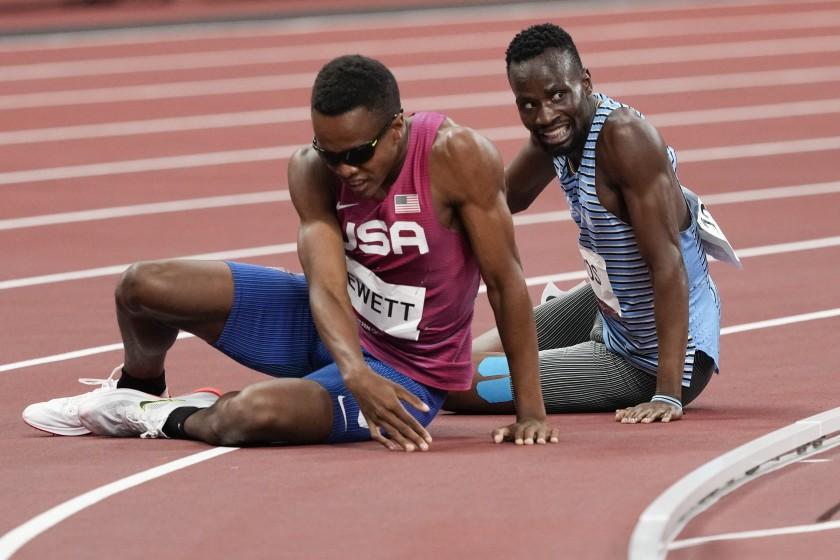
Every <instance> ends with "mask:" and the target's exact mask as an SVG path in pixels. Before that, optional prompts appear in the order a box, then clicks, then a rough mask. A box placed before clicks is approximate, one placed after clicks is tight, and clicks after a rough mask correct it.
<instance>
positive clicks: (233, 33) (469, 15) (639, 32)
mask: <svg viewBox="0 0 840 560" xmlns="http://www.w3.org/2000/svg"><path fill="white" fill-rule="evenodd" d="M822 1H823V2H825V3H831V2H833V0H822ZM734 5H736V4H735V3H732V2H728V3H727V4H726V6H719V7H718V9H719V10H724V9H726V8H730V7H732V6H734ZM739 5H753V3H752V2H748V3H746V4H744V3H741V4H739ZM671 10H679V11H691V8H690V7H688V8H687V7H685V6H674V7H672V8H670V9H669V11H671ZM593 13H598V14H601V15H608V14H610V13H614V12H610V11H608V10H597V12H593V11H592V10H570V9H569V8H567V7H565V6H563V7H561V8H559V9H558V6H557V4H556V3H554V2H550V3H528V4H519V5H508V6H470V7H453V8H448V9H446V10H445V11H444V10H420V11H405V12H396V13H379V14H364V15H361V14H359V15H355V14H348V15H334V16H320V17H317V16H316V17H311V18H300V19H292V20H287V19H285V20H268V21H260V22H218V23H203V24H200V25H189V24H186V25H184V24H181V25H172V26H168V27H166V28H152V29H122V30H103V31H96V30H94V31H91V32H89V33H84V34H83V33H53V34H49V35H41V36H34V37H33V36H27V37H2V38H0V45H2V47H3V50H4V51H6V52H20V51H46V50H67V49H68V48H90V47H110V46H116V45H130V44H143V43H148V42H154V43H156V44H160V43H163V42H166V43H172V44H173V45H175V44H184V43H188V42H194V41H206V40H208V39H236V38H239V37H246V38H254V37H282V36H288V35H308V34H311V33H324V32H329V33H334V32H337V31H366V32H372V31H381V30H388V29H395V28H406V27H407V28H410V29H412V30H417V29H418V28H421V27H437V26H440V25H446V26H450V25H452V24H470V25H474V24H476V23H493V22H499V21H502V22H505V23H513V22H515V21H525V20H532V19H534V18H537V17H538V18H542V19H544V20H550V19H552V18H556V17H561V16H562V17H563V18H565V19H566V21H567V23H566V25H567V26H568V28H569V29H570V30H571V31H573V32H574V34H575V35H580V36H581V37H610V38H611V39H616V40H617V39H633V38H648V37H670V36H678V37H683V36H686V35H701V34H707V33H708V29H714V30H715V33H738V34H742V33H745V32H747V31H771V30H786V29H787V30H790V29H803V28H804V29H808V28H814V27H817V28H819V27H827V26H831V25H832V22H835V21H837V19H838V17H840V15H838V12H837V11H836V10H820V11H812V12H793V13H782V14H729V15H717V16H710V17H702V16H701V17H690V18H685V19H671V20H667V25H663V23H662V21H660V20H642V21H637V22H628V23H610V24H595V25H581V24H576V23H574V22H573V21H569V18H571V17H580V16H586V15H591V14H593ZM633 13H634V14H639V15H650V14H655V13H657V11H655V10H644V9H637V10H634V12H633ZM719 13H720V12H719ZM527 23H530V21H528V22H527Z"/></svg>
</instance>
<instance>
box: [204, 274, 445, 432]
mask: <svg viewBox="0 0 840 560" xmlns="http://www.w3.org/2000/svg"><path fill="white" fill-rule="evenodd" d="M227 265H228V267H230V271H231V273H232V274H233V286H234V296H233V306H232V308H231V311H230V315H229V316H228V319H227V321H226V322H225V326H224V329H223V330H222V334H221V335H220V336H219V339H218V340H217V341H216V342H215V343H214V346H215V347H216V348H217V349H219V350H220V351H221V352H223V353H224V354H226V355H227V356H229V357H231V358H233V359H234V360H236V361H237V362H239V363H240V364H242V365H244V366H246V367H248V368H251V369H254V370H256V371H259V372H262V373H266V374H268V375H271V376H274V377H298V378H303V379H309V380H312V381H315V382H316V383H318V384H319V385H321V386H322V387H324V389H326V390H327V392H328V393H329V394H330V398H331V400H332V404H333V427H332V431H331V433H330V436H329V439H328V441H329V442H330V443H338V442H345V441H362V440H366V439H370V432H369V430H368V428H367V425H366V423H365V421H364V417H363V416H362V415H361V414H360V412H359V404H358V403H357V402H356V399H355V398H354V397H353V395H352V393H350V390H349V389H347V387H346V386H345V385H344V380H343V379H342V377H341V373H340V372H339V370H338V366H336V365H335V363H334V362H333V359H332V356H331V355H330V353H329V351H328V350H327V348H326V346H325V345H324V343H323V342H322V341H321V338H320V336H319V335H318V330H317V329H316V328H315V322H314V321H313V319H312V312H311V311H310V308H309V291H308V289H307V284H306V278H305V277H304V276H303V275H302V274H293V273H291V272H287V271H284V270H280V269H276V268H267V267H264V266H257V265H252V264H245V263H237V262H230V261H228V262H227ZM363 354H364V358H365V361H366V362H367V364H368V365H369V366H370V368H371V369H372V370H373V371H375V372H376V373H378V374H379V375H381V376H382V377H384V378H386V379H388V380H390V381H393V382H394V383H397V384H398V385H401V386H403V387H405V388H406V389H408V390H409V391H410V392H411V393H412V394H414V395H416V396H417V397H419V398H420V399H421V400H422V401H423V402H425V403H426V404H427V405H428V406H429V412H421V411H419V410H415V409H414V407H412V406H410V405H408V404H406V403H403V404H404V405H405V407H406V409H407V410H408V411H409V413H411V415H412V416H414V417H415V418H416V419H417V420H418V421H419V422H420V423H421V424H422V425H423V426H427V425H428V424H429V423H430V422H431V421H432V419H433V418H434V417H435V415H436V414H437V413H438V411H439V410H440V407H441V405H442V404H443V400H444V399H445V398H446V391H443V390H440V389H435V388H433V387H428V386H426V385H424V384H422V383H420V382H418V381H415V380H414V379H411V378H410V377H408V376H407V375H404V374H402V373H400V372H398V371H397V370H395V369H394V368H392V367H391V366H389V365H388V364H386V363H384V362H382V361H380V360H378V359H376V358H374V357H373V356H371V355H370V354H368V353H367V352H363Z"/></svg>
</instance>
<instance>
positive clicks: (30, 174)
mask: <svg viewBox="0 0 840 560" xmlns="http://www.w3.org/2000/svg"><path fill="white" fill-rule="evenodd" d="M478 132H481V133H484V135H485V136H486V137H487V138H488V139H490V140H493V141H500V140H518V139H524V138H526V134H525V131H524V130H521V129H520V128H519V127H503V128H502V129H501V130H495V129H494V130H481V129H480V130H479V131H478ZM300 148H301V145H299V144H295V145H289V146H274V147H268V148H252V149H244V150H229V151H221V152H205V153H198V154H187V155H179V156H164V157H155V158H144V159H135V160H124V161H112V162H108V163H87V164H82V165H67V166H62V167H51V168H42V169H28V170H24V171H9V172H5V173H0V185H16V184H21V183H42V182H48V181H61V180H65V179H78V178H83V177H105V176H111V175H126V174H132V173H146V172H153V171H168V170H173V169H193V168H196V167H213V166H219V165H238V164H242V163H256V162H263V161H271V162H279V161H284V160H287V159H289V157H291V156H292V154H294V153H295V151H297V150H298V149H300ZM834 150H840V136H826V137H822V138H805V139H800V140H781V141H776V142H759V143H754V144H739V145H732V146H715V147H710V148H694V149H688V150H680V151H679V152H678V154H677V159H678V160H679V161H680V162H681V163H695V162H705V161H724V160H731V159H746V158H753V157H767V156H777V155H790V154H797V153H808V152H811V153H818V152H825V151H834Z"/></svg>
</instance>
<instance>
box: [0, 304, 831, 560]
mask: <svg viewBox="0 0 840 560" xmlns="http://www.w3.org/2000/svg"><path fill="white" fill-rule="evenodd" d="M833 311H836V312H838V314H840V309H835V310H833ZM805 315H808V316H812V317H813V318H811V319H808V320H815V319H816V318H822V317H816V315H817V314H814V313H809V314H803V315H799V317H803V316H805ZM784 319H785V318H784V317H782V318H779V319H776V320H775V321H778V322H777V324H776V325H777V326H779V325H786V324H790V322H784V321H783V320H784ZM751 324H753V325H755V324H758V323H751ZM738 327H741V325H734V326H733V327H730V329H736V328H738ZM745 330H747V329H745ZM731 332H741V331H734V330H733V331H731ZM182 334H186V333H182ZM721 334H724V333H723V332H721ZM188 336H191V335H188ZM188 336H179V338H187V337H188ZM115 346H116V348H115ZM120 348H122V344H116V345H108V346H100V347H97V348H90V349H87V350H80V351H77V352H76V353H75V355H74V356H73V357H72V358H71V357H66V356H69V355H70V354H71V353H66V354H60V355H58V356H61V358H60V359H55V360H50V359H49V358H50V357H45V358H40V359H39V360H40V361H38V363H37V364H36V363H35V360H30V361H29V362H28V363H26V365H19V366H18V367H15V368H10V367H9V366H12V365H14V364H4V365H0V372H3V371H9V370H10V369H21V368H24V367H30V366H32V365H40V364H45V363H51V362H52V361H60V360H68V359H73V358H78V357H82V356H89V355H92V354H98V353H103V352H110V351H114V350H118V349H120ZM96 350H98V351H96ZM58 356H56V358H57V357H58ZM18 364H24V362H18ZM236 449H238V448H235V447H215V448H212V449H209V450H207V451H203V452H200V453H196V454H194V455H189V456H187V457H184V458H182V459H178V460H176V461H172V462H170V463H166V464H165V465H161V466H159V467H155V468H152V469H149V470H146V471H142V472H140V473H137V474H135V475H132V476H129V477H127V478H123V479H120V480H117V481H115V482H112V483H111V484H107V485H105V486H101V487H99V488H97V489H94V490H92V491H90V492H87V493H85V494H82V495H80V496H78V497H76V498H73V499H71V500H69V501H67V502H64V503H62V504H59V505H58V506H56V507H54V508H52V509H50V510H48V511H46V512H44V513H42V514H41V515H38V516H36V517H34V518H32V519H30V520H29V521H27V522H26V523H24V524H22V525H20V526H18V527H16V528H15V529H13V530H11V531H9V532H8V533H6V534H5V535H3V536H2V537H0V558H6V557H8V556H11V555H12V554H13V553H14V552H15V551H16V550H18V549H20V547H22V546H23V545H25V544H26V543H27V542H29V541H30V540H32V539H33V538H35V537H36V536H38V535H39V534H41V533H43V532H44V531H46V530H47V529H49V528H50V527H53V526H55V525H56V524H58V523H60V522H61V521H63V520H64V519H67V518H68V517H70V516H71V515H73V514H75V513H78V512H79V511H81V510H83V509H85V508H87V507H89V506H91V505H93V504H95V503H97V502H100V501H102V500H104V499H105V498H108V497H110V496H113V495H114V494H117V493H119V492H122V491H123V490H127V489H129V488H133V487H134V486H137V485H139V484H142V483H143V482H147V481H149V480H153V479H155V478H158V477H160V476H163V475H165V474H169V473H171V472H174V471H176V470H179V469H182V468H185V467H188V466H191V465H194V464H196V463H200V462H202V461H206V460H207V459H212V458H214V457H217V456H219V455H223V454H225V453H229V452H231V451H235V450H236ZM837 523H840V522H837ZM822 525H826V524H825V523H823V524H822ZM678 542H679V541H678ZM674 544H676V543H674Z"/></svg>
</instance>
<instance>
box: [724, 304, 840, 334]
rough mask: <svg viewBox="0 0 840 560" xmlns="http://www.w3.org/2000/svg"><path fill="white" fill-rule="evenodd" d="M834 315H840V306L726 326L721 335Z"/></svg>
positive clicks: (828, 317) (827, 317)
mask: <svg viewBox="0 0 840 560" xmlns="http://www.w3.org/2000/svg"><path fill="white" fill-rule="evenodd" d="M832 317H840V307H835V308H834V309H825V310H823V311H814V312H813V313H802V314H800V315H790V316H788V317H779V318H777V319H768V320H766V321H756V322H754V323H744V324H742V325H732V326H731V327H724V328H722V329H720V334H721V336H723V335H727V334H735V333H739V332H745V331H755V330H759V329H769V328H771V327H780V326H782V325H792V324H794V323H805V322H807V321H816V320H818V319H830V318H832Z"/></svg>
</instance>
